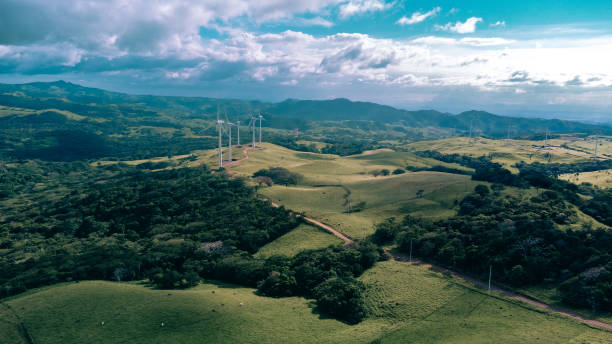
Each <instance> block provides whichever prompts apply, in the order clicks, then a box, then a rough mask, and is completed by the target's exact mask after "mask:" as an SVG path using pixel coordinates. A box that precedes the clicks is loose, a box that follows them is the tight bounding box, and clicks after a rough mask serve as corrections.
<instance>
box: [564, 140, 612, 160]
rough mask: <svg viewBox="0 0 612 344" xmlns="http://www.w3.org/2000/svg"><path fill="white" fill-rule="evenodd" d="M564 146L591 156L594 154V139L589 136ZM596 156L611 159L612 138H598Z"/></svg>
mask: <svg viewBox="0 0 612 344" xmlns="http://www.w3.org/2000/svg"><path fill="white" fill-rule="evenodd" d="M566 146H568V147H570V148H572V149H575V150H578V151H582V152H585V153H587V154H589V155H590V156H593V153H594V152H595V137H593V136H589V137H587V138H586V139H583V140H576V141H572V142H569V143H567V144H566ZM597 155H598V156H601V157H607V158H610V159H612V137H609V136H602V137H599V138H598V141H597Z"/></svg>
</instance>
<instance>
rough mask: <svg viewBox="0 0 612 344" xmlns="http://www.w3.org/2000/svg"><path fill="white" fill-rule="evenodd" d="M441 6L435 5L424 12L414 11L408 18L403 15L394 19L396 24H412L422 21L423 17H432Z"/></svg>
mask: <svg viewBox="0 0 612 344" xmlns="http://www.w3.org/2000/svg"><path fill="white" fill-rule="evenodd" d="M440 10H441V8H440V7H435V8H434V9H432V10H431V11H429V12H425V13H421V12H414V13H413V14H412V15H411V16H410V18H408V17H406V16H403V17H401V18H400V19H399V20H398V21H396V22H395V23H396V24H399V25H413V24H418V23H421V22H424V21H425V19H427V18H429V17H433V16H435V15H436V14H438V13H439V12H440Z"/></svg>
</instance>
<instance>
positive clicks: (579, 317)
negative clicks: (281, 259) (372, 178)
mask: <svg viewBox="0 0 612 344" xmlns="http://www.w3.org/2000/svg"><path fill="white" fill-rule="evenodd" d="M248 149H249V148H248V146H247V147H245V149H244V153H245V156H246V157H245V158H243V159H240V160H237V161H234V162H232V163H230V165H229V166H228V167H230V166H235V165H237V164H239V163H240V162H242V161H243V160H246V159H248V158H249V155H248ZM270 203H271V204H272V206H273V207H276V208H278V207H280V205H279V204H277V203H274V202H270ZM295 216H297V217H300V215H297V214H296V215H295ZM304 220H305V221H306V222H308V223H310V224H313V225H315V226H317V227H319V228H322V229H324V230H326V231H328V232H330V233H331V234H333V235H335V236H336V237H338V238H340V239H342V240H343V241H344V244H345V245H350V244H354V243H355V241H354V240H353V239H351V238H350V237H349V236H347V235H346V234H344V233H342V232H340V231H338V230H336V229H334V228H333V227H332V226H330V225H327V224H325V223H323V222H320V221H317V220H315V219H312V218H310V217H306V216H304ZM385 252H386V253H387V255H388V256H389V257H390V258H392V259H393V260H396V261H398V262H405V263H411V264H418V265H424V266H428V267H429V268H430V269H432V270H434V271H439V272H443V273H447V274H450V275H452V276H455V277H459V278H461V279H463V280H466V281H468V282H470V283H472V284H473V285H475V286H477V287H479V288H484V289H487V288H488V283H487V282H484V281H481V280H478V279H475V278H473V277H470V276H467V275H464V274H462V273H459V272H456V271H452V270H449V269H446V268H444V267H441V266H438V265H434V264H430V263H425V262H422V261H420V260H418V259H412V260H411V261H410V262H409V259H408V257H406V256H405V255H403V254H399V253H392V252H391V251H389V250H387V251H385ZM491 290H493V291H495V292H496V293H498V294H501V295H504V296H506V297H509V298H512V299H515V300H519V301H521V302H523V303H526V304H528V305H530V306H532V307H535V308H539V309H544V310H547V311H551V312H555V313H558V314H562V315H564V316H567V317H569V318H572V319H574V320H578V321H580V322H582V323H584V324H587V325H589V326H592V327H597V328H601V329H604V330H608V331H612V324H609V323H606V322H603V321H599V320H595V319H589V318H586V317H584V316H582V315H580V314H578V313H574V312H571V311H567V310H565V309H561V308H557V307H554V306H551V305H548V304H546V303H543V302H540V301H538V300H536V299H533V298H530V297H528V296H525V295H521V294H518V293H515V292H513V291H510V290H507V289H503V288H500V287H498V286H494V285H491Z"/></svg>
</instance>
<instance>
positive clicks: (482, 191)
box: [474, 184, 491, 197]
mask: <svg viewBox="0 0 612 344" xmlns="http://www.w3.org/2000/svg"><path fill="white" fill-rule="evenodd" d="M474 192H476V193H477V194H479V195H480V197H484V196H486V195H488V194H489V193H491V190H489V187H488V186H486V185H482V184H478V185H476V187H475V188H474Z"/></svg>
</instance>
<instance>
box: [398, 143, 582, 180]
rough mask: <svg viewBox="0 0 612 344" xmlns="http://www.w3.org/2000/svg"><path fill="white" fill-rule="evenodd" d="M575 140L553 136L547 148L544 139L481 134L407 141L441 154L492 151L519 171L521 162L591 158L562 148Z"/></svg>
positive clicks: (412, 147)
mask: <svg viewBox="0 0 612 344" xmlns="http://www.w3.org/2000/svg"><path fill="white" fill-rule="evenodd" d="M574 140H576V139H575V138H571V137H562V138H559V139H551V140H548V144H549V147H544V146H545V142H544V141H531V140H491V139H486V138H482V137H478V138H475V139H474V140H473V142H470V139H469V138H467V137H452V138H447V139H441V140H433V141H420V142H415V143H411V144H408V145H407V146H406V148H407V149H408V150H410V151H424V150H435V151H438V152H440V153H442V154H453V153H458V154H465V155H470V156H474V157H477V156H483V155H489V154H491V157H492V160H493V161H494V162H497V163H500V164H502V165H503V166H504V167H505V168H507V169H509V170H511V171H512V172H515V173H516V172H518V170H517V169H516V168H515V167H513V165H514V164H516V163H517V162H521V161H524V162H526V163H533V162H540V163H547V162H552V163H574V162H580V161H586V160H588V159H590V158H591V156H592V155H593V154H592V153H588V152H585V151H580V150H574V149H568V148H564V147H562V145H564V144H565V145H567V146H568V147H570V146H571V144H572V143H574V142H575V141H574ZM591 151H592V148H591ZM549 157H550V160H549Z"/></svg>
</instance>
